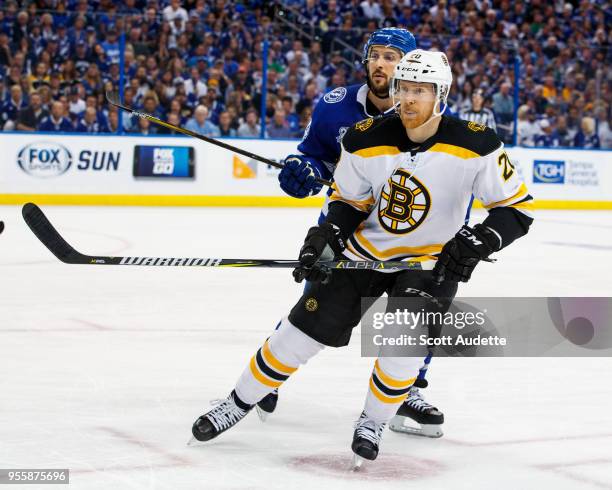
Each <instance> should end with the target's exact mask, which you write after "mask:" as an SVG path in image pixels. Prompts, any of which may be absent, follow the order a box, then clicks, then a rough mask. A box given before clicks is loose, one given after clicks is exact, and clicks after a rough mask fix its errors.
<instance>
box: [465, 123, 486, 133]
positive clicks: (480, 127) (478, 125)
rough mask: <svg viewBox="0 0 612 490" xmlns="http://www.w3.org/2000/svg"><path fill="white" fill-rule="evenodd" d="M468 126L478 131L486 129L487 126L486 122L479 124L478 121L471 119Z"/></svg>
mask: <svg viewBox="0 0 612 490" xmlns="http://www.w3.org/2000/svg"><path fill="white" fill-rule="evenodd" d="M468 128H469V129H471V130H472V131H474V132H475V133H477V132H478V131H484V130H485V129H487V127H486V126H485V125H484V124H478V123H477V122H474V121H470V122H469V123H468Z"/></svg>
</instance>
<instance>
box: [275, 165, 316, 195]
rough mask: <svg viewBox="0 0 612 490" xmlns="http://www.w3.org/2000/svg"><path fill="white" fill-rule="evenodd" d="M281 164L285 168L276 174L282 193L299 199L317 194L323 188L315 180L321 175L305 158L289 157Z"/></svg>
mask: <svg viewBox="0 0 612 490" xmlns="http://www.w3.org/2000/svg"><path fill="white" fill-rule="evenodd" d="M283 163H284V164H285V166H284V167H283V169H282V170H281V172H280V174H278V181H279V182H280V186H281V189H282V190H283V191H285V192H286V193H287V194H289V195H290V196H292V197H297V198H299V199H302V198H304V197H308V196H314V195H315V194H318V193H319V191H320V190H321V187H323V186H322V185H321V184H319V183H318V182H317V180H316V179H317V178H320V177H321V174H320V173H319V170H318V169H317V168H316V167H315V166H314V165H311V163H310V162H309V161H308V160H307V159H306V157H304V156H303V155H289V156H288V157H287V158H285V161H284V162H283Z"/></svg>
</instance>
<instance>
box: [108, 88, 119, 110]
mask: <svg viewBox="0 0 612 490" xmlns="http://www.w3.org/2000/svg"><path fill="white" fill-rule="evenodd" d="M106 100H108V101H109V102H110V103H111V104H113V105H114V106H117V107H123V106H122V105H121V99H120V98H119V92H115V91H114V90H107V91H106Z"/></svg>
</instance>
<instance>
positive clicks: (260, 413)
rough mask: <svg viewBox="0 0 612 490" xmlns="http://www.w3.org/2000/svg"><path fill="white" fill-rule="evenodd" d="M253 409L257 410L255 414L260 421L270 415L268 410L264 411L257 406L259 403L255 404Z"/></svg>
mask: <svg viewBox="0 0 612 490" xmlns="http://www.w3.org/2000/svg"><path fill="white" fill-rule="evenodd" d="M255 410H257V416H258V417H259V420H261V421H262V422H265V421H266V420H268V417H269V416H270V413H269V412H266V411H265V410H262V409H261V408H259V405H255Z"/></svg>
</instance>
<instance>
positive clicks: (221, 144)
mask: <svg viewBox="0 0 612 490" xmlns="http://www.w3.org/2000/svg"><path fill="white" fill-rule="evenodd" d="M106 100H108V101H109V102H110V103H111V104H112V105H114V106H115V107H118V108H119V109H122V110H124V111H127V112H131V113H132V114H133V115H135V116H136V117H140V118H142V119H148V120H149V121H151V122H152V123H155V124H157V125H159V126H163V127H165V128H168V129H172V130H174V131H176V132H178V133H182V134H185V135H187V136H191V137H192V138H197V139H199V140H202V141H206V142H207V143H210V144H211V145H216V146H219V147H221V148H224V149H226V150H229V151H233V152H234V153H239V154H240V155H242V156H245V157H247V158H252V159H253V160H257V161H259V162H262V163H266V164H268V165H270V166H272V167H275V168H283V167H284V165H283V164H282V163H278V162H275V161H274V160H270V159H269V158H266V157H262V156H261V155H257V154H255V153H251V152H250V151H247V150H243V149H242V148H238V147H237V146H233V145H230V144H228V143H224V142H223V141H219V140H217V139H215V138H210V137H208V136H204V135H203V134H199V133H196V132H194V131H191V130H189V129H185V128H181V127H180V126H175V125H174V124H171V123H169V122H166V121H162V120H161V119H159V118H157V117H155V116H152V115H151V114H147V113H146V112H138V111H135V110H134V109H131V108H129V107H127V106H125V105H123V104H122V103H121V102H120V101H119V97H118V96H116V95H115V94H112V93H110V92H107V93H106ZM316 180H317V182H319V183H320V184H323V185H327V186H331V185H332V183H331V182H330V181H329V180H325V179H321V178H319V177H317V178H316Z"/></svg>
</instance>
